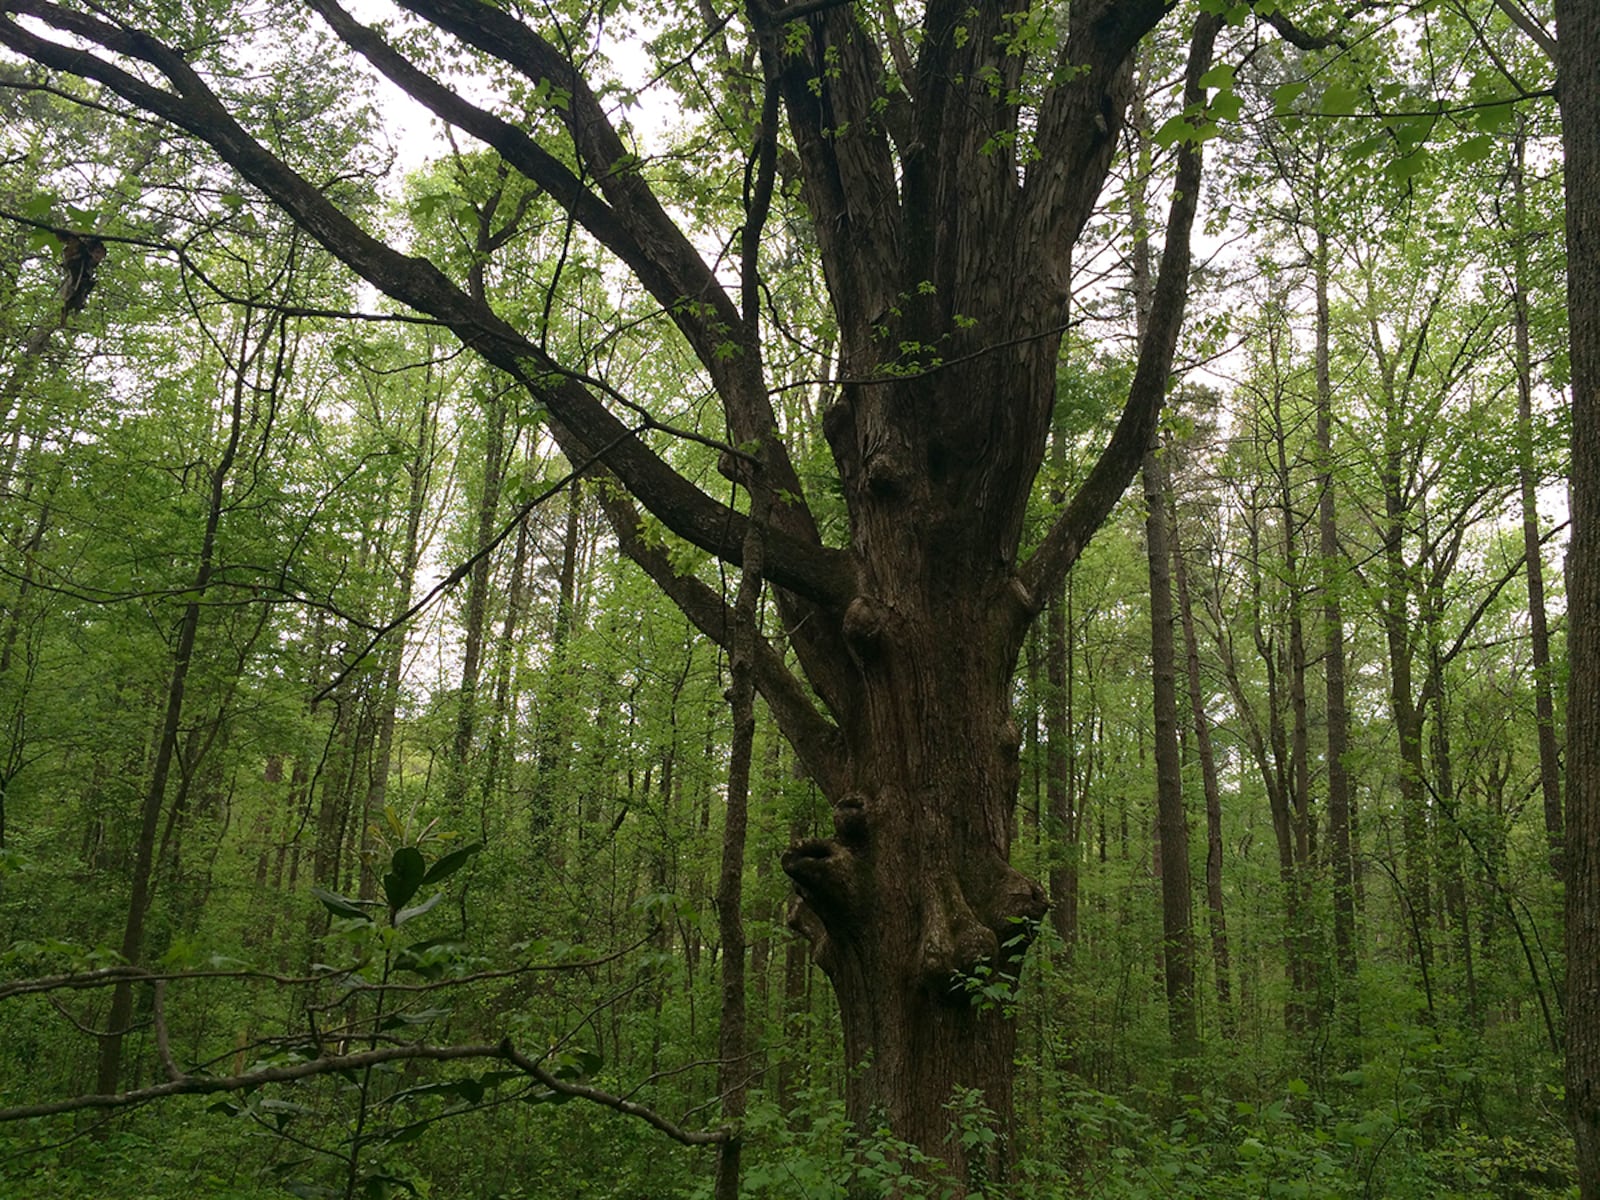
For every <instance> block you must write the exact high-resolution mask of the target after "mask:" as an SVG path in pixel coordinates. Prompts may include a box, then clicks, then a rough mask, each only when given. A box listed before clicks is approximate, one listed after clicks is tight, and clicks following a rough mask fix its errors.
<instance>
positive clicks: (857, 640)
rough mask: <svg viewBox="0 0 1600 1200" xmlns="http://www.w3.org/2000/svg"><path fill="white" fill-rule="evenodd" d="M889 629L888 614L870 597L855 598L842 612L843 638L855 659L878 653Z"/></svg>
mask: <svg viewBox="0 0 1600 1200" xmlns="http://www.w3.org/2000/svg"><path fill="white" fill-rule="evenodd" d="M888 627H889V613H888V610H886V609H885V608H884V606H883V605H882V604H880V603H878V602H877V601H876V600H874V599H872V598H871V597H870V596H857V597H856V598H855V599H853V600H851V601H850V603H849V605H848V606H847V607H846V608H845V610H844V636H845V640H846V641H847V642H848V643H849V645H850V649H851V650H852V651H853V652H854V654H855V655H856V657H857V659H864V658H868V657H870V656H872V655H874V654H876V653H877V652H878V649H879V648H880V647H881V646H882V644H883V637H884V634H885V633H886V632H887V630H888Z"/></svg>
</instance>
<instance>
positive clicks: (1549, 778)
mask: <svg viewBox="0 0 1600 1200" xmlns="http://www.w3.org/2000/svg"><path fill="white" fill-rule="evenodd" d="M1525 149H1526V145H1525V139H1524V127H1523V122H1522V121H1521V120H1520V119H1519V120H1518V123H1517V139H1516V142H1515V145H1514V147H1513V155H1514V159H1513V163H1512V171H1511V187H1512V201H1511V202H1512V208H1513V221H1514V223H1515V228H1514V229H1513V231H1512V235H1511V236H1512V248H1513V258H1512V272H1513V276H1512V285H1511V305H1512V334H1513V339H1514V345H1515V349H1516V364H1517V445H1518V453H1517V476H1518V483H1519V485H1520V488H1521V492H1522V547H1523V553H1524V554H1525V555H1526V558H1527V570H1528V635H1529V642H1530V647H1531V649H1532V651H1533V706H1534V721H1535V723H1536V725H1537V726H1538V730H1539V790H1540V793H1541V794H1542V796H1543V797H1544V828H1545V838H1546V839H1547V841H1548V842H1549V844H1550V871H1551V873H1552V874H1554V875H1555V877H1556V878H1557V879H1560V878H1561V872H1562V862H1561V859H1562V842H1563V841H1564V839H1565V832H1564V830H1563V822H1562V817H1561V752H1560V748H1559V746H1558V745H1557V742H1556V710H1555V696H1554V690H1555V689H1554V686H1553V684H1552V678H1553V676H1552V671H1551V666H1550V631H1549V627H1548V623H1547V621H1546V619H1545V603H1544V549H1543V547H1542V545H1541V543H1540V539H1539V504H1538V499H1537V496H1536V492H1537V489H1538V485H1539V476H1538V473H1537V472H1536V471H1535V470H1534V464H1533V352H1532V348H1531V346H1530V336H1529V319H1528V291H1527V289H1528V216H1527V181H1526V179H1525V178H1524V169H1523V167H1524V154H1525Z"/></svg>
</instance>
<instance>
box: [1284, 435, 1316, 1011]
mask: <svg viewBox="0 0 1600 1200" xmlns="http://www.w3.org/2000/svg"><path fill="white" fill-rule="evenodd" d="M1275 415H1276V414H1275ZM1286 432H1287V431H1286V430H1285V429H1284V426H1283V423H1282V421H1281V419H1279V420H1278V422H1277V438H1276V444H1277V452H1278V465H1277V470H1278V486H1279V495H1278V505H1279V507H1278V520H1279V522H1280V524H1281V526H1282V533H1283V577H1284V580H1285V586H1286V587H1287V588H1288V591H1289V595H1288V615H1289V630H1288V633H1289V645H1288V664H1287V665H1288V669H1289V721H1290V734H1289V744H1288V751H1289V762H1288V770H1287V771H1286V772H1285V781H1286V783H1287V791H1288V795H1289V800H1290V803H1289V804H1288V805H1287V806H1286V807H1287V810H1288V815H1289V817H1290V818H1291V820H1292V822H1293V828H1294V884H1293V886H1294V890H1295V905H1294V911H1295V913H1296V914H1297V920H1296V922H1295V924H1294V926H1293V927H1292V929H1291V936H1293V938H1294V939H1295V943H1296V945H1297V946H1298V953H1297V956H1296V957H1297V958H1298V960H1299V964H1300V980H1299V984H1298V988H1299V991H1300V1006H1301V1012H1302V1014H1303V1016H1304V1019H1305V1022H1306V1027H1307V1029H1315V1028H1316V1027H1317V1026H1318V1024H1320V1022H1321V1019H1322V1003H1321V1000H1320V997H1319V993H1320V991H1321V978H1320V971H1319V969H1318V967H1319V964H1318V961H1317V950H1316V925H1315V922H1314V921H1313V920H1312V914H1311V897H1312V890H1311V883H1312V878H1313V876H1314V874H1315V871H1316V862H1315V853H1314V851H1315V830H1316V826H1315V825H1314V823H1313V819H1312V814H1311V740H1310V736H1311V735H1310V720H1309V717H1308V715H1307V700H1306V639H1305V620H1304V617H1303V615H1302V612H1303V608H1304V605H1305V601H1306V589H1305V587H1304V585H1303V584H1302V581H1301V563H1300V548H1299V541H1300V539H1299V535H1298V534H1297V533H1296V530H1298V529H1299V528H1300V525H1301V522H1300V515H1299V513H1298V511H1297V510H1296V508H1295V503H1294V489H1293V481H1292V479H1291V477H1290V465H1289V461H1288V456H1287V447H1286V445H1285V442H1286V436H1285V435H1286ZM1276 711H1277V710H1276V709H1274V712H1276Z"/></svg>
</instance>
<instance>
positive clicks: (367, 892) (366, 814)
mask: <svg viewBox="0 0 1600 1200" xmlns="http://www.w3.org/2000/svg"><path fill="white" fill-rule="evenodd" d="M430 405H431V400H430V398H429V397H428V396H427V395H424V396H422V398H421V399H420V400H419V401H418V407H419V410H420V411H419V414H418V417H417V442H416V453H415V454H414V456H413V457H412V459H411V461H410V462H409V463H408V464H406V472H407V474H409V475H410V477H411V479H410V485H409V487H408V488H407V493H406V508H405V532H404V534H403V535H402V537H403V539H404V540H403V541H402V543H401V546H400V570H399V572H398V573H397V574H396V576H395V581H394V605H393V608H392V609H391V612H390V620H391V622H399V621H400V619H401V617H402V616H403V615H404V614H405V612H406V611H407V610H408V609H409V608H410V607H411V591H412V587H413V585H414V584H415V582H416V578H417V566H418V563H419V562H420V561H421V556H422V518H423V509H424V505H425V503H426V500H427V496H428V475H429V471H430V467H431V463H432V453H433V450H432V447H433V413H432V410H431V407H430ZM405 657H406V631H405V627H404V625H399V626H398V627H396V628H394V629H393V630H392V632H391V633H390V634H389V637H388V638H387V639H386V640H385V643H384V646H383V660H382V661H383V673H382V677H381V679H380V680H379V681H378V683H377V689H378V695H377V697H376V699H375V704H376V710H377V711H376V713H375V720H376V722H377V736H376V738H375V739H374V741H375V744H374V746H373V749H372V766H371V768H370V773H369V774H368V777H367V795H366V801H365V803H364V804H363V805H362V813H363V822H362V824H363V829H365V828H367V827H369V826H371V825H372V824H373V823H374V822H376V821H378V820H379V819H380V818H381V817H382V816H383V810H384V806H385V805H386V804H387V803H388V796H389V770H390V765H391V764H390V759H391V757H392V756H393V754H394V730H395V717H396V713H397V711H398V709H399V707H400V676H401V671H402V670H403V668H404V667H405ZM374 866H375V863H374V861H373V857H372V856H371V855H369V854H364V855H362V858H361V889H360V896H361V898H362V899H363V900H370V899H372V897H373V895H374V892H375V885H376V878H375V875H376V871H375V870H374Z"/></svg>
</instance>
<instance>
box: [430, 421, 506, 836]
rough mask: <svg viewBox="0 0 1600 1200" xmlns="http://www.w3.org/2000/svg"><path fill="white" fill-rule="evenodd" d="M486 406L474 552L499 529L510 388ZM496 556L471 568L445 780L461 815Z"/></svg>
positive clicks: (450, 800)
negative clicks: (453, 721) (452, 732)
mask: <svg viewBox="0 0 1600 1200" xmlns="http://www.w3.org/2000/svg"><path fill="white" fill-rule="evenodd" d="M485 407H486V408H487V409H488V414H487V415H488V420H487V422H486V427H487V439H486V441H485V444H484V449H483V479H482V483H481V486H480V488H479V491H478V509H477V514H476V516H477V520H476V522H475V523H474V526H473V540H472V550H473V552H476V551H478V550H480V549H482V548H483V547H485V546H487V545H489V543H490V542H492V541H493V540H494V536H495V533H496V532H497V530H496V528H495V523H496V521H497V520H498V518H499V515H500V485H501V480H502V478H503V476H504V473H505V431H506V411H507V409H508V408H509V407H510V404H509V401H508V400H507V398H506V392H505V390H503V389H496V390H495V391H494V392H493V393H492V394H491V395H490V396H489V397H488V399H487V400H486V401H485ZM494 558H495V556H494V555H493V554H485V555H483V556H481V557H480V558H479V559H478V560H477V561H476V562H474V563H473V564H472V569H471V570H470V571H469V572H468V573H467V604H466V611H465V613H464V614H463V617H462V630H461V686H460V688H459V689H458V692H457V707H456V729H455V736H454V738H453V739H452V741H451V750H450V769H449V771H448V772H447V774H446V784H445V799H446V800H447V802H448V803H449V805H450V808H451V811H452V812H453V813H455V814H456V815H457V817H458V818H459V816H460V815H461V813H460V810H461V808H462V806H463V804H464V802H465V800H466V795H467V783H468V772H469V768H470V764H471V760H472V746H473V741H474V739H475V737H476V732H477V721H478V676H479V673H480V671H481V669H482V664H483V643H484V629H485V627H486V626H487V624H488V619H489V591H490V589H491V588H492V587H493V585H494Z"/></svg>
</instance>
